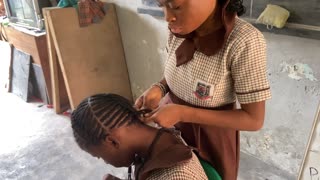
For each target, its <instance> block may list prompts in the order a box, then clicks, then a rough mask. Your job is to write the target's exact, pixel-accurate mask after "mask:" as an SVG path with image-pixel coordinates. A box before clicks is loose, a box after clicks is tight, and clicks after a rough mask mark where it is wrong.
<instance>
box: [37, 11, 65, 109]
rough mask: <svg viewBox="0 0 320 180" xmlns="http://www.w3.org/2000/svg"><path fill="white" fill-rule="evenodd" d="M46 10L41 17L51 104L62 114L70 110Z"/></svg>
mask: <svg viewBox="0 0 320 180" xmlns="http://www.w3.org/2000/svg"><path fill="white" fill-rule="evenodd" d="M47 9H52V8H44V9H43V15H44V17H45V25H46V30H47V36H46V37H47V48H48V58H49V69H50V70H49V72H50V77H51V86H50V87H51V91H52V104H53V108H54V110H55V112H56V113H58V114H59V113H62V112H64V111H65V110H67V109H69V108H70V103H69V99H68V94H67V90H66V86H65V82H64V79H63V76H62V71H61V68H60V65H59V62H58V57H57V53H56V49H55V46H54V44H53V40H52V35H51V31H50V28H49V25H48V21H47Z"/></svg>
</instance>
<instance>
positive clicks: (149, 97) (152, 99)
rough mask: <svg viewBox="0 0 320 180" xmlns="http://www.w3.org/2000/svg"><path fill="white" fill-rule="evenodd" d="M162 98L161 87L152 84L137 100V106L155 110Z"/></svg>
mask: <svg viewBox="0 0 320 180" xmlns="http://www.w3.org/2000/svg"><path fill="white" fill-rule="evenodd" d="M161 98H162V92H161V89H160V88H159V87H157V86H152V87H151V88H149V89H147V90H146V91H145V92H144V93H143V94H142V95H141V96H140V97H139V98H138V99H137V100H136V102H135V107H136V108H137V109H138V110H141V109H151V110H154V109H156V108H157V107H158V106H159V102H160V100H161Z"/></svg>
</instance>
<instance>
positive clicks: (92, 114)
mask: <svg viewBox="0 0 320 180" xmlns="http://www.w3.org/2000/svg"><path fill="white" fill-rule="evenodd" d="M141 113H142V112H139V111H137V110H136V109H135V108H134V107H133V106H132V104H131V103H130V101H129V100H127V99H126V98H124V97H122V96H119V95H116V94H97V95H94V96H91V97H88V98H86V99H85V100H83V101H82V102H81V103H80V104H79V105H78V107H77V108H76V110H75V111H73V112H72V114H71V126H72V129H73V135H74V137H75V140H76V142H77V143H78V145H79V146H80V147H81V148H82V149H86V148H88V146H90V145H99V144H100V143H101V142H102V141H104V140H105V138H106V137H107V136H108V135H109V134H110V131H111V130H112V129H115V128H119V127H122V126H127V125H131V124H133V123H141V121H140V117H141V115H142V114H141ZM141 124H142V123H141Z"/></svg>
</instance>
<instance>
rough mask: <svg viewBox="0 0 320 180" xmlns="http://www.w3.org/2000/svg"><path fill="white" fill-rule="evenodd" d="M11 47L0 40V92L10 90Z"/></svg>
mask: <svg viewBox="0 0 320 180" xmlns="http://www.w3.org/2000/svg"><path fill="white" fill-rule="evenodd" d="M11 55H12V47H11V45H10V44H9V43H7V42H4V41H1V40H0V90H1V91H3V92H9V90H10V72H11V71H10V68H11Z"/></svg>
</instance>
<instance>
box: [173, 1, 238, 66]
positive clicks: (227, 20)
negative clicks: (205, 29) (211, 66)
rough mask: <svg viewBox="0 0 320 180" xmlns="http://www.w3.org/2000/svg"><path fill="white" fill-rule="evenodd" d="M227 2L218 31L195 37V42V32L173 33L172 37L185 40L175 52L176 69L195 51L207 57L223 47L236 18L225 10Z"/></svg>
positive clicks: (190, 57)
mask: <svg viewBox="0 0 320 180" xmlns="http://www.w3.org/2000/svg"><path fill="white" fill-rule="evenodd" d="M229 2H230V0H227V2H226V3H225V4H224V6H223V8H222V13H221V17H222V22H223V26H222V27H221V28H220V29H217V30H214V31H212V32H211V33H209V34H208V35H205V36H202V37H197V42H195V40H194V37H195V32H191V33H190V34H187V35H178V34H174V33H173V35H175V36H176V37H178V38H185V40H184V41H183V42H182V43H181V45H180V46H179V47H178V48H177V50H176V59H177V64H176V66H177V67H178V66H180V65H182V64H185V63H187V62H189V61H190V60H192V58H193V55H194V53H195V52H196V51H199V52H201V53H203V54H205V55H207V56H212V55H214V54H216V53H217V52H218V51H219V50H220V49H221V48H222V47H223V45H224V44H225V43H226V41H227V40H228V37H229V35H230V33H231V31H232V29H233V27H234V24H235V17H236V13H235V12H229V11H227V10H226V9H227V6H228V4H229Z"/></svg>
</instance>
